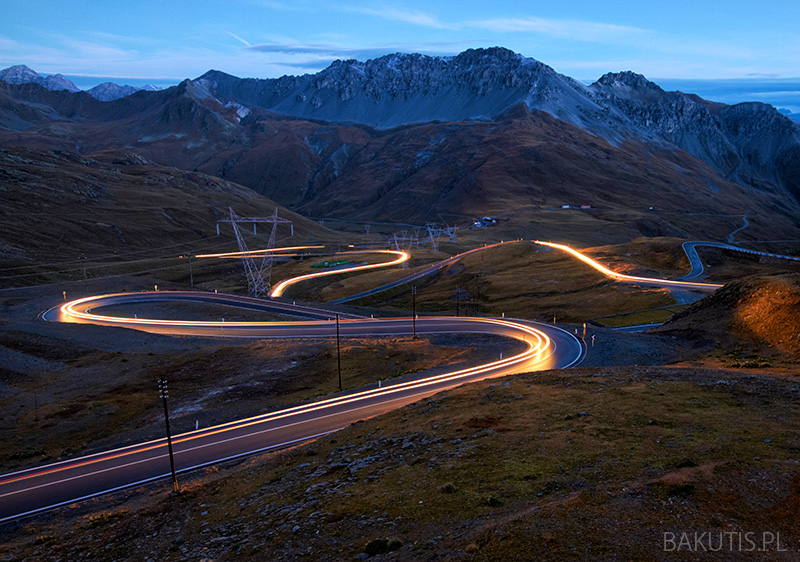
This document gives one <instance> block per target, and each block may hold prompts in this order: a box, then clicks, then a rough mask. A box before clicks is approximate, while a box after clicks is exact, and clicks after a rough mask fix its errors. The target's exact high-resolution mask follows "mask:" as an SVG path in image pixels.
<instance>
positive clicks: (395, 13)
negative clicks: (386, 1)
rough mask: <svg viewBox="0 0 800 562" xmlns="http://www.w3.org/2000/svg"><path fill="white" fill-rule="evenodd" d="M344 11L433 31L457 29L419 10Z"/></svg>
mask: <svg viewBox="0 0 800 562" xmlns="http://www.w3.org/2000/svg"><path fill="white" fill-rule="evenodd" d="M344 9H345V10H346V11H349V12H356V13H359V14H365V15H368V16H375V17H379V18H381V19H385V20H389V21H400V22H405V23H411V24H414V25H419V26H422V27H432V28H434V29H455V28H457V26H454V25H453V24H445V23H442V22H441V21H439V19H438V18H437V17H436V16H434V15H431V14H429V13H427V12H422V11H419V10H401V9H399V8H393V7H388V6H387V7H384V8H380V9H375V8H365V7H354V6H348V7H345V8H344Z"/></svg>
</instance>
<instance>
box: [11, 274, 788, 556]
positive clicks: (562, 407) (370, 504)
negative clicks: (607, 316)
mask: <svg viewBox="0 0 800 562" xmlns="http://www.w3.org/2000/svg"><path fill="white" fill-rule="evenodd" d="M797 295H798V291H797V276H796V275H789V274H780V275H772V276H764V277H761V278H755V277H754V278H749V279H746V280H743V281H741V282H739V283H733V284H731V285H730V286H729V287H726V288H724V289H722V290H720V291H718V292H717V293H716V294H714V295H711V296H709V297H707V298H705V299H703V300H701V301H699V303H697V304H696V305H694V306H692V307H690V308H689V309H687V311H686V312H685V313H683V314H681V315H679V316H678V317H676V319H675V321H674V322H671V323H669V324H667V325H666V326H665V327H664V328H663V330H664V331H665V332H666V333H665V334H662V335H658V336H656V335H652V334H651V335H642V334H639V335H637V334H619V333H618V332H613V331H611V330H608V329H599V328H593V327H590V328H589V333H590V334H591V335H593V336H596V342H595V338H592V342H593V343H592V345H590V347H589V350H588V357H587V359H586V361H585V362H584V365H586V366H584V367H579V368H575V369H570V370H567V371H548V372H540V373H529V374H522V375H516V376H512V377H508V378H505V379H497V380H487V381H483V382H480V383H475V384H472V385H467V386H463V387H459V388H457V389H453V390H451V391H447V392H445V393H442V394H439V395H436V396H434V397H431V398H426V399H424V400H422V401H420V402H418V403H416V404H412V405H409V406H407V407H405V408H402V409H400V410H396V411H392V412H388V413H386V414H384V415H382V416H379V417H376V418H373V419H370V420H366V421H361V422H358V423H356V424H353V425H352V426H351V427H349V428H347V429H345V430H343V431H341V432H337V433H335V434H331V435H329V436H326V437H324V438H321V439H318V440H316V441H313V442H310V443H307V444H305V445H303V446H299V447H297V448H294V449H292V450H288V451H284V452H280V453H275V454H271V455H266V456H262V457H259V458H253V459H250V460H247V461H243V462H241V463H239V464H233V465H227V466H226V465H220V466H215V467H211V468H209V469H207V470H205V471H204V472H201V473H195V474H192V475H184V476H181V477H180V480H181V482H182V485H183V492H182V493H181V494H179V495H177V496H170V495H168V492H169V489H170V487H169V485H168V483H163V484H156V485H152V486H148V487H140V488H137V489H132V490H129V491H125V492H121V493H119V494H117V495H116V496H107V497H104V498H102V499H99V500H93V501H91V502H84V503H76V504H73V505H71V506H69V507H67V508H63V509H60V510H57V511H54V512H51V513H49V514H45V515H42V516H39V517H37V518H35V519H32V520H28V521H25V522H22V523H19V524H7V525H5V526H4V527H1V528H0V536H1V537H2V541H0V542H2V543H3V546H0V556H4V557H5V559H8V560H19V559H25V560H28V559H30V560H48V559H78V558H81V557H84V556H89V555H92V556H95V557H99V558H101V559H113V560H142V559H158V560H185V559H187V558H188V559H191V558H202V559H233V558H236V559H245V560H264V559H292V560H304V559H308V560H331V561H333V560H352V559H357V558H372V557H375V558H376V559H377V555H380V559H396V560H432V559H437V560H514V559H518V560H529V559H547V560H574V559H582V560H630V559H637V560H662V559H672V558H673V556H674V553H672V554H670V553H669V552H665V550H666V551H668V550H670V549H672V550H675V549H678V548H680V550H681V551H682V552H684V554H683V556H685V557H686V558H687V559H693V558H694V556H695V555H696V554H697V553H698V551H700V552H702V556H703V559H710V560H754V559H755V560H792V559H794V558H793V557H794V553H795V552H796V551H797V550H798V549H799V548H800V527H798V524H797V521H796V517H795V515H796V510H797V507H798V505H800V495H799V494H800V485H799V484H798V482H800V463H798V460H797V450H798V447H800V441H798V438H797V435H800V399H798V396H797V392H796V390H797V382H798V381H797V370H796V367H795V366H796V361H797V359H798V357H797V349H796V345H795V344H791V345H787V340H786V338H783V340H782V339H780V338H778V339H775V337H774V335H775V334H779V333H784V334H785V335H786V336H787V337H788V336H792V337H795V332H794V331H792V330H795V327H796V324H797V322H796V320H797V318H798V310H797V302H798V299H797ZM772 304H774V305H775V306H780V307H781V308H783V309H785V311H786V316H785V317H781V318H782V319H779V320H778V321H777V322H776V327H777V328H779V330H774V329H773V327H772V326H770V324H769V323H768V322H767V323H764V322H760V321H758V320H757V319H758V318H760V316H759V313H763V314H766V315H769V314H777V313H779V310H778V309H777V308H776V309H771V308H765V307H769V306H771V305H772ZM747 319H751V320H747ZM731 322H732V323H731ZM687 323H688V324H689V325H690V326H691V328H692V331H688V332H682V331H681V330H678V329H677V328H676V327H680V326H686V325H687ZM741 326H745V327H747V329H748V330H749V331H747V332H742V331H740V329H739V328H740V327H741ZM700 332H703V333H704V334H705V336H706V339H707V340H708V341H707V342H706V344H705V345H704V346H701V347H695V349H691V344H693V343H694V344H696V343H697V333H700ZM732 334H733V335H737V337H739V338H740V345H744V344H747V345H756V344H757V346H758V347H755V348H750V349H757V350H758V351H759V353H763V354H768V355H769V357H770V360H771V362H772V366H768V365H766V364H765V363H759V364H753V365H751V364H744V363H740V364H730V365H729V366H728V367H729V368H708V367H704V366H701V365H702V364H706V365H708V364H712V363H713V362H714V361H713V356H712V360H711V361H709V349H711V350H712V351H713V350H715V349H727V348H728V346H730V345H731V344H730V342H729V340H728V338H730V337H731V335H732ZM753 334H755V335H756V336H758V339H755V338H754V337H753ZM75 335H76V336H77V332H76V334H75ZM748 335H749V338H748ZM148 337H149V336H148ZM795 339H796V337H795ZM117 341H118V343H117V344H116V345H119V340H117ZM741 342H744V344H743V343H741ZM167 343H168V342H162V344H161V345H162V346H163V345H165V344H167ZM399 343H400V346H401V347H404V346H405V344H404V343H403V342H399ZM397 344H398V342H393V343H392V345H393V346H397ZM41 347H42V346H41V345H40V346H39V348H41ZM257 347H258V346H257ZM31 349H33V347H32V348H31ZM151 349H153V350H155V349H156V348H155V347H151ZM666 350H670V353H671V354H672V359H673V360H681V361H683V362H682V365H688V366H683V367H674V366H673V367H668V366H661V367H659V366H651V367H645V366H621V367H609V366H604V365H608V364H619V361H624V362H625V363H626V364H637V365H642V364H643V362H644V361H651V360H653V358H654V355H653V354H654V353H656V354H660V355H661V356H662V357H665V356H666V355H665V354H666V353H667V351H666ZM207 351H212V353H210V354H209V353H205V352H204V353H205V355H203V356H202V357H201V354H196V356H192V357H190V358H189V359H190V360H189V361H186V360H185V358H179V360H178V361H177V362H173V364H172V365H171V366H170V369H171V372H172V373H173V375H178V374H180V373H182V372H183V373H190V374H192V375H193V374H194V373H197V372H201V371H202V370H203V365H204V364H206V363H209V364H210V365H212V366H214V367H213V368H214V370H216V368H217V367H216V366H215V365H221V364H222V363H220V362H221V361H222V362H223V363H224V362H225V361H228V360H229V359H230V358H231V357H233V356H234V355H238V356H240V358H244V357H245V355H243V354H242V353H240V352H235V353H234V352H233V351H232V350H228V351H226V352H225V354H224V355H220V354H219V353H218V352H216V351H213V350H210V349H209V350H207ZM242 351H243V352H244V353H247V352H246V350H244V349H243V350H242ZM257 351H258V353H259V354H261V355H263V351H265V350H264V349H262V348H261V347H259V349H258V350H257ZM364 351H365V353H366V355H364V358H368V357H372V356H373V355H370V352H369V351H368V350H367V349H366V348H365V350H364ZM397 351H400V349H398V350H397ZM406 351H407V350H406ZM157 353H162V352H157ZM381 353H383V352H381ZM392 353H395V352H392ZM675 354H678V355H675ZM152 355H153V354H152V352H151V353H150V356H152ZM159 357H161V356H160V355H159ZM253 357H255V356H253ZM114 358H115V357H112V356H109V357H108V360H109V361H110V360H113V359H114ZM145 359H147V358H145ZM293 359H294V360H296V359H298V357H297V356H293ZM329 359H330V358H329ZM367 360H368V359H367ZM300 364H302V362H298V365H300ZM237 376H238V375H237ZM231 380H232V379H231ZM242 382H243V381H242V380H239V379H236V385H237V386H238V385H239V384H240V383H242ZM230 388H233V387H230ZM231 396H233V395H231ZM94 400H96V399H94ZM93 410H97V411H98V412H100V413H102V409H99V408H97V407H96V404H95V407H93ZM42 412H44V409H42ZM37 416H38V413H37ZM151 417H152V416H151ZM28 418H29V416H28ZM151 421H153V428H155V427H156V425H155V421H156V420H155V418H153V419H152V420H151ZM37 423H38V419H37ZM683 537H688V538H683ZM696 537H700V538H699V539H696ZM720 537H723V538H720ZM709 540H710V541H712V542H710V543H709V542H708V541H709ZM687 541H688V542H687ZM720 541H723V543H721V542H720ZM731 541H733V542H731ZM721 544H724V545H725V546H720V545H721ZM679 545H682V546H679ZM687 545H689V546H687ZM689 549H691V550H689ZM707 551H710V552H707Z"/></svg>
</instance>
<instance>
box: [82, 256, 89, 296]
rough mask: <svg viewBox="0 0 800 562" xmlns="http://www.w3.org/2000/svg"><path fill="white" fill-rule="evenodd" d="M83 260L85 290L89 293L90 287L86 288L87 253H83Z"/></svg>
mask: <svg viewBox="0 0 800 562" xmlns="http://www.w3.org/2000/svg"><path fill="white" fill-rule="evenodd" d="M81 260H83V292H84V293H88V292H89V289H87V288H86V254H81Z"/></svg>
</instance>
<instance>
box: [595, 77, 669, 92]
mask: <svg viewBox="0 0 800 562" xmlns="http://www.w3.org/2000/svg"><path fill="white" fill-rule="evenodd" d="M593 86H594V87H598V86H600V87H603V88H605V89H609V90H613V91H614V93H616V94H617V95H623V96H624V97H630V96H629V95H625V94H630V93H637V94H663V93H664V90H662V89H661V87H660V86H659V85H658V84H656V83H655V82H651V81H650V80H648V79H647V78H645V77H644V76H642V75H641V74H637V73H635V72H631V71H630V70H626V71H623V72H609V73H607V74H604V75H603V76H601V77H600V79H599V80H598V81H597V82H595V83H594V84H593Z"/></svg>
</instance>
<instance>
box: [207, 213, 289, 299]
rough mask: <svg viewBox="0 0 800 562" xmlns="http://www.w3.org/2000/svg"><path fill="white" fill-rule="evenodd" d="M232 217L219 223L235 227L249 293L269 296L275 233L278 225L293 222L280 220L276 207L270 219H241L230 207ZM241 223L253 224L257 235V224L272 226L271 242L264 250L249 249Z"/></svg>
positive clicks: (255, 295) (254, 295)
mask: <svg viewBox="0 0 800 562" xmlns="http://www.w3.org/2000/svg"><path fill="white" fill-rule="evenodd" d="M228 209H230V212H231V216H230V218H228V219H222V220H219V221H217V222H229V223H231V225H232V226H233V232H234V234H236V242H237V243H238V244H239V253H240V254H241V256H242V264H243V265H244V272H245V275H246V276H247V292H248V294H250V296H253V297H265V296H269V291H270V288H271V281H272V261H273V253H272V250H273V249H274V248H275V233H276V232H277V230H278V224H292V221H290V220H287V219H281V218H278V208H277V207H275V212H274V213H272V216H269V217H240V216H239V215H237V214H236V213H235V212H234V211H233V208H231V207H228ZM240 223H250V224H253V232H254V233H255V228H256V227H255V225H256V223H267V224H272V232H271V233H270V235H269V242H267V247H266V248H265V249H264V250H253V251H250V250H248V249H247V244H246V243H245V241H244V236H242V233H241V232H240V231H239V227H238V225H239V224H240ZM292 234H294V225H292ZM262 252H263V254H264V255H263V256H262V257H261V262H260V263H258V264H257V263H256V260H255V259H254V256H255V257H258V256H259V255H260V254H261V253H262Z"/></svg>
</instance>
